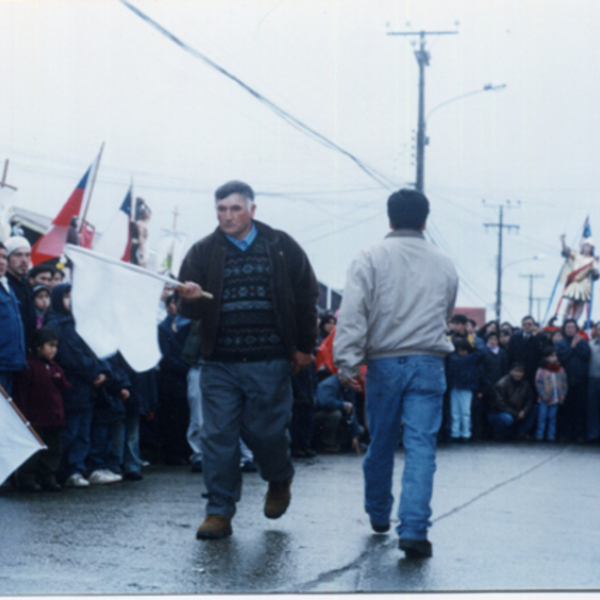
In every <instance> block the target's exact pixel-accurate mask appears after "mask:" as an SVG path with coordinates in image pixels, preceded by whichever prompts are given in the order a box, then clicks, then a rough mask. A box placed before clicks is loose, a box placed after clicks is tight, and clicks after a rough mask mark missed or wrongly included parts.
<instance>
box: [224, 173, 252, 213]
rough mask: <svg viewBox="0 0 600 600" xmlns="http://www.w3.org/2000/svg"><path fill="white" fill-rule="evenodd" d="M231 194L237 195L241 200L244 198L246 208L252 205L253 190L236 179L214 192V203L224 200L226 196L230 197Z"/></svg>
mask: <svg viewBox="0 0 600 600" xmlns="http://www.w3.org/2000/svg"><path fill="white" fill-rule="evenodd" d="M231 194H239V195H240V196H242V198H245V200H246V203H247V204H248V207H250V206H252V204H254V190H253V189H252V188H251V187H250V186H249V185H248V184H247V183H244V182H243V181H238V180H237V179H233V180H232V181H228V182H227V183H224V184H223V185H222V186H221V187H220V188H218V189H217V191H216V192H215V202H218V201H219V200H224V199H225V198H227V197H228V196H231Z"/></svg>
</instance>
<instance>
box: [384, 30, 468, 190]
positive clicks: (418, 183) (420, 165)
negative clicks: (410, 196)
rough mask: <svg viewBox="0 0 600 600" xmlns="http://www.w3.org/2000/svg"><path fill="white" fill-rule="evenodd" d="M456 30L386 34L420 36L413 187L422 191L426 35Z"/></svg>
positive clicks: (424, 140) (424, 136) (451, 32)
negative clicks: (415, 165) (415, 168)
mask: <svg viewBox="0 0 600 600" xmlns="http://www.w3.org/2000/svg"><path fill="white" fill-rule="evenodd" d="M457 33H458V31H390V32H388V35H418V36H419V37H420V45H419V49H418V50H415V57H416V59H417V63H419V125H418V129H417V173H416V182H415V189H416V190H417V191H418V192H421V193H423V191H424V189H425V145H426V144H427V137H426V134H425V126H426V123H425V67H428V66H429V58H430V56H431V55H430V54H429V52H427V50H425V36H426V35H454V34H457Z"/></svg>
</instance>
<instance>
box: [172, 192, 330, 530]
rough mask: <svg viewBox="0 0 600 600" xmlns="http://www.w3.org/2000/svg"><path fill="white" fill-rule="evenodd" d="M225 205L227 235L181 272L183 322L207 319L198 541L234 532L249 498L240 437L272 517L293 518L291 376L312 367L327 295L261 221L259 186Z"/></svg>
mask: <svg viewBox="0 0 600 600" xmlns="http://www.w3.org/2000/svg"><path fill="white" fill-rule="evenodd" d="M215 200H216V209H217V218H218V221H219V227H218V228H217V229H216V231H215V232H214V233H212V234H211V235H209V236H208V237H206V238H204V239H203V240H200V241H199V242H197V243H196V244H195V245H194V246H192V248H191V249H190V250H189V252H188V254H187V256H186V258H185V260H184V262H183V264H182V266H181V271H180V273H179V279H180V281H182V282H185V284H184V285H183V286H181V287H180V289H179V293H180V296H181V298H182V301H180V304H179V308H180V314H181V315H182V316H184V317H187V318H189V319H201V325H200V328H201V331H200V337H201V340H202V357H203V364H202V378H201V384H200V385H201V390H202V412H203V417H204V424H203V428H202V437H201V442H202V454H203V473H204V482H205V484H206V488H207V491H208V504H207V509H206V519H205V520H204V522H203V523H202V525H200V527H199V529H198V533H197V537H198V539H214V538H222V537H225V536H228V535H231V533H232V529H231V519H232V518H233V515H234V514H235V505H236V502H237V501H238V500H239V499H240V496H241V475H240V471H239V464H240V449H239V443H238V441H239V437H240V435H241V437H242V439H243V440H244V442H246V444H247V445H248V446H249V448H250V449H251V450H252V452H253V453H254V458H255V462H256V463H257V464H258V466H259V469H260V474H261V476H262V478H263V479H264V480H266V481H268V482H269V489H268V492H267V497H266V501H265V507H264V513H265V516H266V517H267V518H271V519H277V518H279V517H280V516H281V515H283V513H284V512H285V511H286V509H287V507H288V505H289V502H290V498H291V494H290V484H291V481H292V476H293V474H294V469H293V467H292V463H291V459H290V451H289V434H288V431H287V428H286V427H287V424H288V421H289V416H290V414H291V410H292V401H293V399H292V388H291V384H290V374H291V373H292V371H293V372H294V373H297V372H299V371H300V370H301V369H302V368H305V367H307V366H308V365H309V364H310V363H311V362H312V354H311V353H312V351H313V349H314V347H315V343H316V338H317V309H316V306H317V299H318V295H319V288H318V284H317V280H316V278H315V275H314V273H313V270H312V267H311V266H310V263H309V261H308V258H307V256H306V254H305V253H304V252H303V250H302V249H301V248H300V246H299V245H298V244H297V243H296V242H295V241H294V240H293V239H292V238H291V237H290V236H289V235H287V234H286V233H284V232H283V231H277V230H274V229H271V227H269V226H268V225H265V224H263V223H260V222H258V221H254V220H253V217H254V213H255V210H256V206H255V205H254V192H253V191H252V188H251V187H250V186H249V185H247V184H245V183H243V182H240V181H230V182H229V183H226V184H225V185H223V186H221V187H220V188H219V189H218V190H217V191H216V192H215ZM203 290H206V291H207V292H210V293H211V294H214V298H209V297H207V296H206V294H204V292H203Z"/></svg>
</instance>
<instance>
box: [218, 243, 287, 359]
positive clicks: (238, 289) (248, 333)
mask: <svg viewBox="0 0 600 600" xmlns="http://www.w3.org/2000/svg"><path fill="white" fill-rule="evenodd" d="M227 246H228V247H227V256H226V258H225V265H224V269H223V291H222V296H221V307H220V313H219V328H218V332H217V343H216V347H215V352H214V354H213V356H212V357H211V358H212V359H214V360H219V361H223V362H238V361H258V360H272V359H277V358H286V351H285V347H284V344H283V340H282V337H281V333H280V331H279V327H278V326H277V320H276V317H275V310H274V308H273V293H272V281H271V265H270V263H269V256H268V253H267V248H266V243H265V239H264V237H263V236H262V235H260V234H259V235H258V236H257V237H256V239H255V240H254V242H253V243H252V244H251V245H250V246H249V247H248V249H247V250H246V251H242V250H240V249H239V248H237V247H236V246H235V245H234V244H232V243H231V242H228V244H227Z"/></svg>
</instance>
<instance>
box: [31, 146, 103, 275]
mask: <svg viewBox="0 0 600 600" xmlns="http://www.w3.org/2000/svg"><path fill="white" fill-rule="evenodd" d="M101 154H102V151H100V154H98V157H97V158H96V160H95V161H94V162H93V163H92V164H91V165H90V167H89V169H88V170H87V171H86V172H85V175H84V176H83V177H82V178H81V181H80V182H79V183H78V184H77V187H76V188H75V189H74V190H73V193H72V194H71V196H70V197H69V199H68V200H67V201H66V202H65V204H64V206H63V207H62V208H61V209H60V212H59V213H58V215H56V217H54V220H53V221H52V224H51V225H50V229H49V230H48V231H47V232H46V234H45V235H43V236H42V237H41V238H40V239H39V240H38V241H37V242H36V243H35V244H34V245H33V248H32V249H31V262H32V264H33V265H39V264H40V263H43V262H45V261H47V260H52V259H53V258H57V257H58V256H61V255H62V253H63V250H64V248H65V244H66V242H67V231H68V229H69V225H70V224H71V218H72V217H79V215H80V214H81V213H82V210H81V208H82V206H85V205H87V204H88V203H89V199H90V194H91V188H92V185H90V178H93V175H92V173H95V171H96V170H97V169H98V164H99V162H100V156H101ZM84 200H85V202H84Z"/></svg>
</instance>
